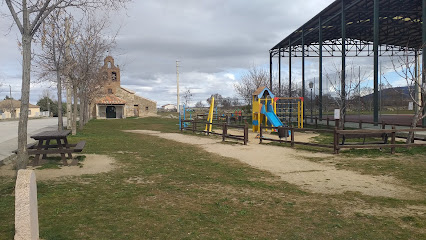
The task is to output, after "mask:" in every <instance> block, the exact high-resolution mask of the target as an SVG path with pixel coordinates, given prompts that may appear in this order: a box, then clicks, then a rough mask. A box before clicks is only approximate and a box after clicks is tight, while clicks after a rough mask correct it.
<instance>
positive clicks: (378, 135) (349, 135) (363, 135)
mask: <svg viewBox="0 0 426 240" xmlns="http://www.w3.org/2000/svg"><path fill="white" fill-rule="evenodd" d="M341 136H342V145H345V141H346V139H356V138H362V139H363V141H362V144H365V139H366V138H381V139H382V140H383V144H386V143H388V134H386V133H361V134H356V133H346V134H341ZM380 143H382V142H380Z"/></svg>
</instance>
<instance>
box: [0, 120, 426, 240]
mask: <svg viewBox="0 0 426 240" xmlns="http://www.w3.org/2000/svg"><path fill="white" fill-rule="evenodd" d="M177 127H178V126H177V120H176V119H174V120H172V119H164V118H144V119H124V120H93V121H91V122H90V123H89V124H88V125H87V126H86V127H85V130H84V131H82V132H80V133H79V134H78V135H77V136H74V137H71V138H70V141H71V142H77V141H79V140H83V139H84V140H86V141H87V144H86V148H85V150H84V153H96V154H104V155H109V156H111V157H113V158H115V159H116V160H117V164H118V167H117V168H116V169H114V170H113V171H111V172H108V173H102V174H98V175H83V176H82V177H74V178H70V179H67V180H64V181H38V183H37V185H38V204H39V220H40V237H41V238H42V239H45V240H48V239H426V231H425V229H426V216H424V215H415V214H414V215H413V214H404V213H402V214H397V215H395V216H381V215H377V214H369V213H365V212H362V211H361V210H360V211H358V210H357V207H359V206H364V207H367V208H369V209H380V208H382V207H385V208H393V209H404V208H406V206H408V205H411V206H423V207H425V206H426V200H423V201H421V200H418V201H415V200H412V201H407V200H404V201H403V200H396V199H391V198H380V197H368V196H363V195H361V194H358V193H346V194H340V195H339V194H336V195H324V194H314V193H309V192H304V191H302V190H300V189H299V188H298V187H296V186H295V185H291V184H288V183H286V182H283V181H279V179H278V178H277V177H275V176H273V175H272V174H270V173H268V172H265V171H261V170H257V169H254V168H251V167H250V166H248V165H246V164H243V163H240V162H238V161H237V160H234V159H230V158H223V157H220V156H218V155H214V154H208V153H207V152H205V151H203V150H201V149H200V148H198V147H196V146H192V145H187V144H183V143H177V142H172V141H168V140H165V139H160V138H157V137H152V136H147V135H141V134H135V133H126V132H123V131H121V130H125V129H147V130H157V131H163V132H177ZM401 154H404V153H401ZM341 155H343V156H345V153H343V154H341ZM386 156H389V155H388V154H387V153H386ZM407 156H408V157H409V158H410V163H409V166H410V167H405V166H407V165H404V163H401V162H397V160H395V161H396V162H395V164H396V163H397V164H396V166H398V169H393V168H392V167H391V164H390V163H386V164H384V165H386V166H388V167H387V168H386V167H383V168H381V169H380V170H377V171H376V170H369V166H368V164H367V163H366V162H368V161H366V162H364V163H362V164H361V163H360V164H350V161H349V160H348V159H349V158H344V159H347V162H342V164H341V166H342V168H350V169H352V170H358V171H361V172H363V171H365V172H369V173H370V174H389V175H393V176H394V177H396V178H399V179H401V181H403V182H406V183H407V184H412V185H414V186H415V187H416V188H417V189H419V190H422V191H424V189H425V186H426V183H425V178H424V175H425V174H424V172H425V170H426V164H425V160H424V157H422V156H424V155H423V154H421V155H420V156H419V154H410V155H407ZM404 158H406V157H404ZM373 160H374V159H373ZM314 161H320V160H318V159H316V160H315V159H314ZM342 161H346V160H342ZM365 164H367V165H365ZM398 164H399V165H398ZM411 171H417V172H418V173H417V174H416V175H414V176H410V177H407V175H410V174H411ZM422 172H423V175H422V174H421V173H422ZM413 179H417V180H413ZM13 189H14V181H13V179H9V178H4V177H3V178H0V239H12V238H13V235H14V196H13Z"/></svg>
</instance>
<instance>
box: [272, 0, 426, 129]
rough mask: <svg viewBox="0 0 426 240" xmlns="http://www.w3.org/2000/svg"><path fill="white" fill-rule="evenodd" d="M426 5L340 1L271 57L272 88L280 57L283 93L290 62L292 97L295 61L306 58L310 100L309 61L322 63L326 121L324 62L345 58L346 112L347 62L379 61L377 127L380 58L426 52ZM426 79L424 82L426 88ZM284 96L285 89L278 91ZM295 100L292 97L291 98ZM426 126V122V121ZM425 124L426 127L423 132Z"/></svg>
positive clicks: (419, 1) (424, 1) (409, 0)
mask: <svg viewBox="0 0 426 240" xmlns="http://www.w3.org/2000/svg"><path fill="white" fill-rule="evenodd" d="M425 17H426V0H336V1H334V2H333V3H332V4H330V5H329V6H328V7H327V8H325V9H324V10H322V11H321V12H320V13H319V14H317V15H316V16H315V17H313V18H312V19H311V20H309V21H308V22H306V23H305V24H303V25H302V26H301V27H299V28H298V29H297V30H296V31H294V32H293V33H291V34H290V35H289V36H287V37H286V38H284V39H283V40H282V41H280V42H279V43H278V44H277V45H275V46H274V47H273V48H272V49H271V50H270V51H269V53H270V73H271V74H270V88H271V89H272V60H273V57H278V64H279V71H278V81H279V88H281V58H284V57H286V58H288V63H289V90H290V94H291V59H292V57H301V58H302V97H304V95H305V58H306V57H318V58H319V61H318V62H319V69H318V70H319V115H320V116H319V117H320V118H322V77H323V76H322V75H323V74H322V60H323V58H324V57H340V58H341V61H342V70H341V76H340V78H341V94H340V95H341V96H340V97H341V101H342V109H343V111H345V108H346V104H345V101H346V100H345V98H346V96H345V82H346V79H345V77H346V73H345V68H346V57H371V56H372V57H373V58H374V123H376V124H377V123H378V115H379V114H378V112H379V106H378V102H379V99H378V97H379V94H378V79H379V71H378V65H379V61H378V57H379V56H396V55H407V54H408V55H411V56H417V55H418V54H419V53H420V54H421V53H424V52H425V51H426V48H425V46H426V45H425V44H424V43H426V27H425V25H424V24H423V22H424V19H425ZM422 56H423V60H422V61H421V62H422V66H424V64H425V63H426V57H425V54H422ZM424 75H425V74H422V76H423V82H424V83H425V82H426V81H425V77H424ZM278 92H279V93H281V89H279V91H278ZM290 97H291V96H290ZM424 120H426V119H424ZM425 125H426V121H423V126H425Z"/></svg>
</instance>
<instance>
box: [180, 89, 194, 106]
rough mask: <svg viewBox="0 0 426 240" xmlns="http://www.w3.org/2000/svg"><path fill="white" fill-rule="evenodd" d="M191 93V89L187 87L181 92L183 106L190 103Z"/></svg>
mask: <svg viewBox="0 0 426 240" xmlns="http://www.w3.org/2000/svg"><path fill="white" fill-rule="evenodd" d="M192 96H193V95H192V93H191V89H187V90H186V91H185V92H184V93H183V95H182V97H183V102H184V103H185V106H187V107H188V105H189V104H190V103H191V100H192Z"/></svg>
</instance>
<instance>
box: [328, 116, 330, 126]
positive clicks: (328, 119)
mask: <svg viewBox="0 0 426 240" xmlns="http://www.w3.org/2000/svg"><path fill="white" fill-rule="evenodd" d="M329 127H330V118H328V117H327V128H329Z"/></svg>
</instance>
